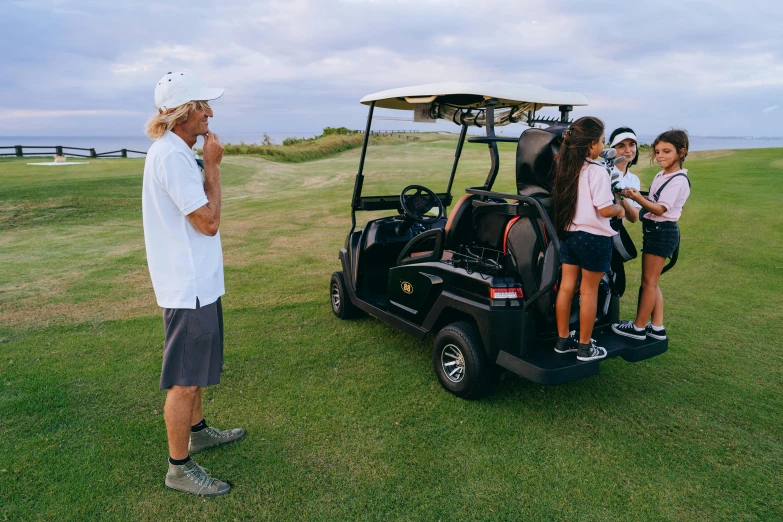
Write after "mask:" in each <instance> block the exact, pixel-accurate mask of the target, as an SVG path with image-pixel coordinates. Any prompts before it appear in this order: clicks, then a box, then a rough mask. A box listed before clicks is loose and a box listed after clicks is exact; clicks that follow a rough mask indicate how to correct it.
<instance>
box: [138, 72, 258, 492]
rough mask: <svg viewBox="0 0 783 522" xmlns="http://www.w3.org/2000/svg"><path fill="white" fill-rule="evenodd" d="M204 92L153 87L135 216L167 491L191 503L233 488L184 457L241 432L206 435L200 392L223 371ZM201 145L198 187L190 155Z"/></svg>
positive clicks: (215, 190)
mask: <svg viewBox="0 0 783 522" xmlns="http://www.w3.org/2000/svg"><path fill="white" fill-rule="evenodd" d="M223 91H224V89H208V88H205V87H204V86H203V84H202V83H201V81H200V80H199V79H198V78H196V77H195V76H193V75H192V74H190V73H180V72H176V73H172V72H170V73H167V74H166V75H165V76H163V78H161V79H160V81H159V82H158V84H157V86H156V87H155V105H156V107H157V108H158V114H157V115H155V116H154V117H153V118H151V119H150V120H149V121H148V122H147V129H146V131H147V135H148V136H149V137H150V138H152V139H154V140H155V143H153V144H152V146H151V147H150V149H149V152H148V153H147V159H146V162H145V164H144V185H143V189H142V198H141V207H142V216H143V219H144V241H145V244H146V247H147V264H148V265H149V270H150V277H151V279H152V286H153V288H154V289H155V296H156V298H157V301H158V305H159V306H160V307H161V308H163V326H164V331H165V345H164V351H163V369H162V371H161V377H160V389H162V390H164V389H165V390H168V391H167V394H166V406H165V409H164V418H165V421H166V432H167V435H168V442H169V470H168V473H167V474H166V481H165V484H166V486H167V487H169V488H171V489H176V490H179V491H184V492H186V493H192V494H196V495H207V496H212V495H223V494H225V493H228V492H229V491H230V490H231V486H229V485H228V484H226V483H225V482H222V481H220V480H216V479H214V478H212V477H210V476H209V475H208V474H207V473H206V471H205V470H204V469H203V468H201V467H200V466H199V465H198V464H196V463H195V462H194V461H193V460H192V459H191V458H190V453H196V452H197V451H200V450H202V449H206V448H210V447H213V446H217V445H218V444H225V443H227V442H232V441H235V440H238V439H241V438H242V437H243V436H244V435H245V431H244V430H243V429H241V428H237V429H233V430H227V431H221V430H218V429H215V428H212V427H209V426H207V424H206V422H205V420H204V417H203V415H202V410H201V388H203V387H205V386H210V385H214V384H218V383H219V382H220V372H221V371H222V369H223V310H222V306H221V302H220V297H221V296H222V295H223V294H224V293H225V289H224V286H223V251H222V248H221V245H220V232H219V231H218V229H219V228H220V203H221V194H220V162H221V160H222V159H223V146H222V145H221V143H220V140H219V139H218V136H217V135H216V134H214V133H211V132H209V118H211V117H212V115H213V113H212V109H211V108H210V106H209V103H208V100H214V99H217V98H219V97H220V96H222V95H223ZM199 136H204V161H203V169H204V177H203V178H202V174H201V168H200V166H199V162H200V160H198V158H197V156H196V154H195V152H193V146H194V145H195V144H196V140H197V139H198V137H199Z"/></svg>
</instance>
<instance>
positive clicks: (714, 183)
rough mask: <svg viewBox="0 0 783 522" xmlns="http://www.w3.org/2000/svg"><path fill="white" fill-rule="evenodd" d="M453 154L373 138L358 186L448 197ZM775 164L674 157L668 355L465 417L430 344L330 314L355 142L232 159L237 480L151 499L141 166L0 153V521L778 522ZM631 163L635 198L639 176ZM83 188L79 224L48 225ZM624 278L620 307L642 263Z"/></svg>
mask: <svg viewBox="0 0 783 522" xmlns="http://www.w3.org/2000/svg"><path fill="white" fill-rule="evenodd" d="M453 144H454V141H453V140H444V141H443V142H433V143H416V144H403V145H396V146H374V147H372V148H371V150H370V153H369V154H368V163H367V167H366V171H365V174H366V176H367V179H366V182H365V187H366V191H367V193H385V194H394V193H396V192H397V191H398V190H399V189H400V188H401V187H402V186H404V185H405V184H407V183H414V182H416V183H422V184H425V185H427V186H429V187H431V188H433V189H434V190H437V191H440V190H443V189H444V188H445V185H446V180H447V176H448V172H449V167H450V163H451V160H452V158H453V152H452V150H453V149H452V148H451V147H452V146H453ZM501 154H502V160H503V161H504V162H505V164H502V165H503V166H502V169H501V179H499V184H498V189H499V190H513V187H514V182H513V168H512V167H511V165H513V163H511V162H512V161H513V147H508V146H504V147H502V152H501ZM782 158H783V150H780V149H769V150H752V151H733V152H732V153H731V154H730V155H725V156H722V157H714V155H713V157H710V155H709V154H705V153H701V154H700V153H694V154H692V155H691V157H690V158H689V160H688V162H687V164H686V166H688V167H689V168H690V169H691V179H692V181H693V195H692V197H691V199H690V200H689V202H688V205H687V206H686V209H685V215H684V217H683V221H682V223H681V226H682V231H683V246H682V253H681V258H680V261H679V263H678V266H677V267H676V268H675V269H674V270H672V271H671V272H669V273H667V274H666V275H664V276H663V280H662V287H663V291H664V295H665V297H666V314H667V315H666V318H667V319H666V323H667V329H668V330H669V331H670V333H671V337H672V339H671V341H670V350H669V352H667V353H666V354H665V355H663V356H661V357H657V358H654V359H651V360H649V361H645V362H642V363H639V364H635V365H634V364H628V363H625V362H624V361H621V360H610V361H606V362H605V363H603V364H602V370H601V374H600V375H599V376H597V377H593V378H590V379H586V380H583V381H580V382H576V383H572V384H569V385H565V386H559V387H543V386H538V385H534V384H532V383H529V382H527V381H524V380H522V379H519V378H516V377H514V376H507V377H506V378H505V379H503V380H502V381H501V382H500V383H499V385H498V388H497V391H496V392H495V394H494V395H492V396H491V397H489V398H487V399H486V400H482V401H480V402H466V401H462V400H459V399H456V398H454V397H452V396H450V395H449V394H447V393H446V392H444V391H443V390H442V389H441V388H440V386H439V385H438V384H437V381H436V380H435V377H434V375H433V373H432V369H431V363H430V350H431V343H432V339H431V338H428V339H426V340H425V341H423V342H419V341H416V340H415V339H413V338H411V337H409V336H406V335H404V334H402V333H400V332H398V331H396V330H394V329H392V328H390V327H387V326H385V325H383V324H382V323H380V322H378V321H376V320H374V319H369V318H368V319H361V320H358V321H351V322H341V321H339V320H337V319H336V318H334V317H333V316H332V314H331V311H330V310H329V306H328V297H327V282H328V277H329V274H331V272H332V271H334V270H337V269H338V268H339V264H338V261H337V250H338V249H339V248H340V247H341V246H342V244H343V242H344V239H345V233H346V232H347V229H348V227H349V226H350V218H349V213H348V202H349V199H350V195H351V193H352V190H353V175H354V174H355V170H356V164H357V159H358V151H349V152H346V153H344V154H341V155H339V156H336V157H334V158H330V159H327V160H322V161H318V162H313V163H303V164H296V165H287V164H286V165H281V164H276V163H271V162H268V161H265V160H262V159H258V158H251V157H236V158H235V157H231V158H226V160H225V166H224V168H223V180H224V184H225V190H224V195H225V198H226V201H225V203H224V212H225V217H224V223H223V225H222V228H221V236H222V238H223V244H224V251H225V257H226V283H227V289H228V294H227V295H226V296H225V298H224V305H225V309H226V327H227V332H226V333H227V337H226V341H227V348H226V350H227V352H226V353H227V359H226V370H225V373H224V375H223V384H221V385H220V386H218V387H215V388H210V389H208V390H207V391H206V394H205V398H206V412H207V418H208V419H209V420H211V421H212V422H214V423H215V424H216V425H218V426H224V427H228V426H235V425H242V426H244V427H246V428H247V429H248V431H249V435H248V437H247V438H246V440H243V441H241V442H239V443H237V444H235V445H233V446H230V447H226V448H220V449H216V450H213V451H210V452H205V453H203V454H200V455H199V457H198V461H199V462H200V463H201V464H202V465H204V466H206V467H207V468H208V469H210V471H212V472H214V473H215V475H216V476H218V477H220V478H223V479H227V480H230V481H232V482H233V483H234V485H235V490H234V491H233V492H232V493H231V495H229V496H228V497H225V498H220V499H210V500H207V501H206V502H204V501H202V500H200V499H195V498H190V497H183V496H181V495H177V494H175V493H172V492H170V491H167V490H165V489H163V486H162V480H163V475H164V473H165V456H166V446H165V431H164V427H163V421H162V416H161V412H162V404H163V399H164V394H163V393H162V392H160V391H158V390H157V383H158V378H159V365H160V354H161V348H162V339H163V333H162V322H161V319H160V312H159V310H158V309H157V307H156V306H155V302H154V298H153V296H152V291H151V288H150V284H149V279H148V276H146V273H145V272H144V270H145V261H144V245H143V237H142V235H141V222H140V200H139V197H140V189H141V170H142V168H143V163H142V162H141V161H138V160H126V161H121V160H100V161H94V162H92V163H91V164H90V165H86V166H84V167H85V168H84V169H81V170H77V171H68V172H64V170H57V169H46V168H44V167H35V168H34V167H28V166H26V165H25V164H24V163H22V162H18V161H3V162H0V182H2V183H3V187H4V189H3V190H2V191H0V201H2V203H3V206H4V208H5V209H9V208H18V207H24V206H25V205H26V206H27V207H26V208H28V209H30V210H28V211H26V212H27V213H26V214H22V213H19V214H13V215H12V214H10V213H9V212H8V211H7V210H3V211H0V230H2V234H0V244H2V249H0V257H1V258H0V261H1V262H2V263H3V267H4V270H2V271H0V318H2V322H1V323H0V338H2V339H5V340H6V341H7V342H4V343H2V344H0V375H1V376H2V377H0V432H2V435H3V438H4V439H5V440H6V441H7V442H8V443H4V444H2V445H0V469H4V470H5V471H0V516H3V517H7V518H9V519H31V520H32V519H45V518H51V517H53V516H59V517H60V518H64V519H73V520H83V519H116V520H124V519H129V518H131V519H142V520H160V519H170V518H172V517H173V516H185V517H188V518H196V519H207V518H210V519H214V518H223V519H229V520H233V519H250V518H257V519H269V520H287V519H306V520H336V519H357V520H376V519H378V520H389V519H394V520H418V519H427V520H429V519H433V520H437V519H444V520H445V519H458V520H463V519H464V520H485V519H486V520H519V519H533V520H572V519H580V520H612V519H613V520H617V519H624V520H770V519H775V518H781V517H783V498H781V493H780V491H781V490H783V488H781V486H783V484H781V482H783V480H781V478H780V477H781V471H783V466H782V464H783V462H782V461H783V449H782V448H781V445H780V433H781V423H783V421H781V418H783V417H782V416H781V414H783V399H781V391H783V390H781V382H782V380H781V377H783V375H781V373H783V372H782V370H783V361H782V360H781V354H780V351H779V346H780V342H779V339H780V338H781V333H783V332H781V327H780V324H781V323H780V319H781V305H780V304H779V303H778V302H777V300H778V298H779V296H780V294H781V289H782V288H781V286H782V285H781V283H780V280H781V279H780V274H781V273H782V272H781V270H783V268H780V267H783V251H781V246H783V241H782V239H783V238H782V237H781V234H782V233H781V230H783V229H782V228H781V221H783V220H782V219H781V217H780V216H779V212H778V209H779V208H780V203H781V202H782V201H781V197H782V194H781V191H780V189H779V188H777V189H776V187H777V186H779V184H778V185H776V184H775V180H776V179H778V176H779V175H780V173H781V168H780V167H779V165H780V164H781V159H782ZM69 168H71V169H80V167H69ZM486 170H487V161H486V148H485V147H479V146H475V145H468V146H466V148H465V151H464V153H463V162H462V163H461V167H460V170H459V171H458V175H457V182H456V184H455V187H465V186H470V185H476V184H478V183H480V182H481V181H482V180H483V178H484V177H485V176H486ZM43 171H46V172H43ZM637 171H638V173H639V174H640V176H641V177H642V180H643V184H647V183H649V181H650V180H651V179H652V175H653V174H654V172H655V169H654V168H652V167H647V166H646V163H645V166H644V167H643V168H639V169H637ZM54 182H56V185H50V183H54ZM52 186H56V190H54V189H52V188H51V187H52ZM460 190H461V189H460ZM455 193H458V191H455ZM77 197H78V199H79V202H80V203H79V204H80V205H82V206H85V207H87V208H91V209H92V210H91V211H78V210H77V211H73V212H70V213H62V214H60V215H57V214H55V215H50V214H51V211H49V210H46V205H55V204H57V205H62V206H64V207H68V206H69V205H70V206H74V205H73V201H74V199H73V198H77ZM107 197H112V198H118V201H121V202H122V203H123V204H117V205H113V206H112V205H104V204H103V201H104V200H102V199H101V198H107ZM68 198H71V199H68ZM363 217H366V216H361V215H360V218H363ZM36 218H40V219H36ZM628 228H629V230H630V231H631V233H632V235H634V237H635V238H636V239H637V244H640V233H639V227H638V225H630V226H629V227H628ZM627 270H628V277H629V285H628V292H627V295H626V296H625V297H624V299H623V313H624V315H625V316H627V317H630V316H631V315H632V313H633V308H634V302H635V297H636V285H637V284H638V277H639V265H638V261H634V262H631V263H629V264H628V266H627Z"/></svg>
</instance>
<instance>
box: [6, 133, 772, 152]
mask: <svg viewBox="0 0 783 522" xmlns="http://www.w3.org/2000/svg"><path fill="white" fill-rule="evenodd" d="M313 136H315V133H299V134H287V133H276V134H269V137H270V138H271V139H272V141H273V142H275V143H281V142H282V141H283V140H284V139H285V138H289V137H297V138H311V137H313ZM220 139H221V140H222V141H223V142H224V143H240V142H244V143H261V141H262V140H263V139H264V136H263V134H221V135H220ZM654 139H655V137H654V136H644V135H639V140H640V142H641V143H652V141H653V140H654ZM690 140H691V147H690V150H692V151H696V150H721V149H756V148H770V147H783V138H737V137H731V138H729V137H727V138H719V137H703V136H691V137H690ZM151 144H152V141H150V139H149V138H147V137H146V136H143V135H138V136H0V147H7V146H14V145H27V146H50V147H54V146H55V145H62V146H64V147H81V148H94V149H95V151H96V152H97V153H99V154H100V153H101V152H109V151H114V150H119V149H130V150H138V151H141V152H146V151H147V150H148V149H149V147H150V145H151ZM196 146H197V147H199V148H200V147H201V140H200V139H199V143H197V144H196ZM11 152H13V150H9V149H0V153H11ZM129 155H130V156H136V155H134V154H129Z"/></svg>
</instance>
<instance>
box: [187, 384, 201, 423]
mask: <svg viewBox="0 0 783 522" xmlns="http://www.w3.org/2000/svg"><path fill="white" fill-rule="evenodd" d="M203 418H204V412H202V411H201V387H199V389H198V392H196V398H195V399H193V414H192V415H191V416H190V425H191V426H195V425H196V424H198V423H199V422H201V420H202V419H203Z"/></svg>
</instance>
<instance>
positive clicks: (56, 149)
mask: <svg viewBox="0 0 783 522" xmlns="http://www.w3.org/2000/svg"><path fill="white" fill-rule="evenodd" d="M25 149H35V150H36V151H38V152H26V151H25ZM40 149H45V150H44V151H40ZM4 150H13V152H3V151H4ZM73 150H76V151H80V152H81V153H79V152H66V151H73ZM84 152H86V153H87V154H84ZM129 152H130V153H132V154H142V155H146V154H147V153H146V152H142V151H140V150H130V149H120V150H113V151H110V152H101V153H97V152H95V149H84V148H80V147H63V146H62V145H54V146H43V145H35V146H33V145H13V146H8V147H0V156H17V157H20V158H21V157H23V156H75V157H77V158H127V157H128V153H129Z"/></svg>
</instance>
